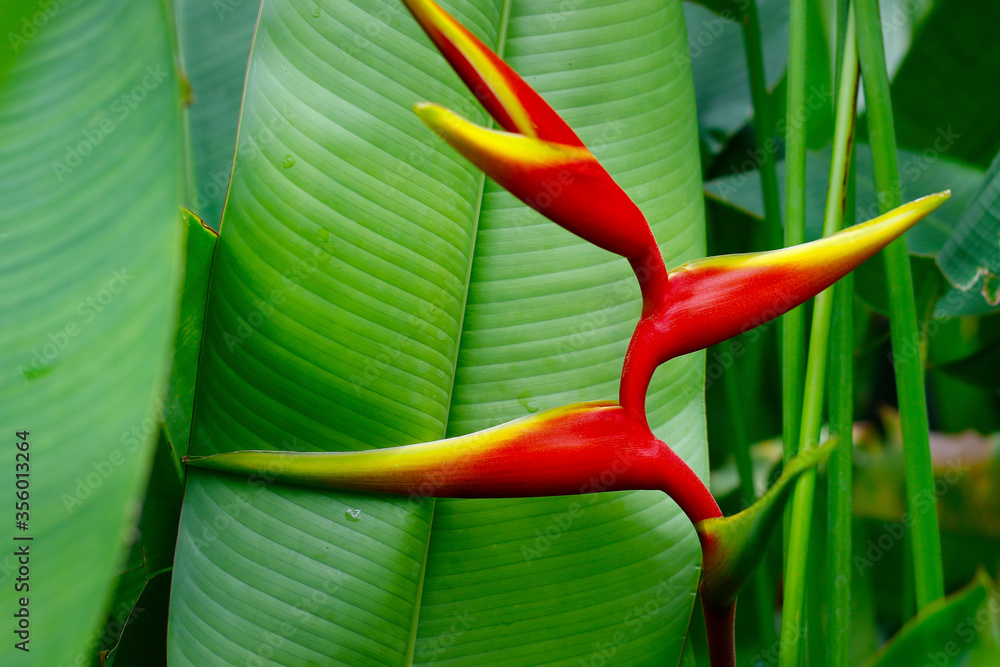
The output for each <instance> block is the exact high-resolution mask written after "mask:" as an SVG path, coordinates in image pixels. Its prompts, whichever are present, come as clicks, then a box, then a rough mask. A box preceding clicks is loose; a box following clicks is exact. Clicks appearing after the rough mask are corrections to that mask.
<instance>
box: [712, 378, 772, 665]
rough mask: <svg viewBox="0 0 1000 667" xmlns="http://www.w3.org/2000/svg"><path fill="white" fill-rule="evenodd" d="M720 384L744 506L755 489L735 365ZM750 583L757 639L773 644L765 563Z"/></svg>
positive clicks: (770, 605)
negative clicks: (728, 418) (723, 389)
mask: <svg viewBox="0 0 1000 667" xmlns="http://www.w3.org/2000/svg"><path fill="white" fill-rule="evenodd" d="M723 385H724V386H725V389H726V403H727V407H728V409H729V417H730V419H731V420H732V425H733V441H734V445H733V447H734V448H733V458H735V459H736V470H737V471H738V472H739V476H740V495H741V496H742V500H743V502H744V504H745V505H744V506H745V507H750V505H752V504H753V501H755V500H757V490H756V489H755V488H754V483H753V461H752V459H751V458H750V437H749V435H748V431H747V423H746V413H745V412H744V410H743V399H742V397H741V395H740V383H739V374H738V371H737V367H736V366H733V367H732V368H730V369H729V371H727V373H726V379H725V381H724V382H723ZM751 586H753V597H754V601H755V603H756V605H757V607H756V609H755V616H756V617H757V624H758V627H759V630H760V638H761V641H762V642H763V645H764V646H773V645H774V642H775V640H776V639H777V633H776V632H775V630H774V595H773V590H774V589H773V588H772V585H771V577H770V576H769V573H768V571H767V566H766V563H761V565H760V566H759V567H758V568H757V569H756V570H755V571H754V573H753V579H752V582H751Z"/></svg>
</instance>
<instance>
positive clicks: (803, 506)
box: [779, 15, 858, 667]
mask: <svg viewBox="0 0 1000 667" xmlns="http://www.w3.org/2000/svg"><path fill="white" fill-rule="evenodd" d="M844 44H845V48H844V54H843V62H842V64H841V72H843V76H841V77H840V85H839V87H838V91H837V112H836V125H835V127H834V133H833V161H832V163H831V165H830V185H829V189H828V191H827V199H826V211H825V214H824V218H823V234H824V235H827V236H828V235H830V234H833V233H835V232H836V231H837V230H838V229H840V226H841V223H842V221H843V217H844V201H845V197H844V196H845V192H846V185H847V175H848V172H849V170H848V164H849V163H850V155H851V145H852V139H853V136H854V119H855V108H856V102H857V92H858V55H857V49H856V48H853V45H854V44H855V25H854V20H853V15H852V16H849V17H848V21H847V31H846V35H845V41H844ZM832 316H833V291H832V290H830V289H827V290H825V291H824V292H822V293H820V294H819V295H818V296H817V297H816V304H815V307H814V308H813V318H812V331H811V335H810V337H809V356H808V362H807V366H806V383H805V392H806V393H805V400H804V402H803V412H802V422H801V432H800V434H799V446H800V451H807V450H810V449H813V448H815V447H816V446H817V445H818V444H819V434H820V425H821V421H822V417H823V398H824V395H825V394H824V389H825V384H826V364H827V355H828V349H827V348H828V345H829V339H830V321H831V319H832ZM815 491H816V473H815V471H814V470H810V471H809V472H807V473H805V474H804V475H803V476H802V477H801V478H800V479H799V481H798V482H797V484H796V487H795V495H794V497H793V498H792V509H791V515H792V518H791V532H790V535H789V538H788V559H787V563H786V566H785V599H784V604H783V605H782V622H781V647H782V653H781V658H780V662H779V664H780V665H782V666H783V667H797V666H798V664H799V652H800V646H801V642H800V639H801V638H802V636H803V629H804V626H803V616H804V603H805V593H806V582H807V576H806V574H807V563H808V560H807V557H808V552H809V535H810V531H811V528H812V514H813V497H814V495H815Z"/></svg>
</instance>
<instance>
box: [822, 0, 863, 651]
mask: <svg viewBox="0 0 1000 667" xmlns="http://www.w3.org/2000/svg"><path fill="white" fill-rule="evenodd" d="M850 16H851V4H850V1H849V0H838V2H837V26H838V30H837V62H841V61H842V60H843V54H844V49H845V48H846V42H847V39H846V35H845V33H846V32H847V30H846V27H847V22H848V20H849V18H850ZM856 27H857V26H855V28H856ZM856 41H857V40H856V39H855V42H856ZM852 48H856V44H854V45H852ZM838 74H839V76H838V79H837V82H838V85H839V83H840V77H842V76H843V72H839V73H838ZM854 210H855V188H854V159H853V157H852V159H851V161H850V162H849V164H848V174H847V189H846V191H845V202H844V223H843V224H844V226H845V227H850V226H851V225H853V224H854V222H855V220H854V218H855V215H854ZM830 326H831V333H830V373H829V376H830V381H829V399H828V401H829V402H828V408H827V409H828V413H829V419H830V437H831V438H835V439H836V440H837V441H838V442H839V443H840V444H839V445H837V448H836V449H835V450H834V452H833V453H832V454H831V455H830V460H829V462H828V464H827V476H826V482H827V484H826V492H827V502H826V511H827V515H826V516H827V521H826V523H827V543H826V557H827V570H828V572H827V577H826V594H825V595H826V607H827V641H826V646H827V655H826V664H827V665H829V666H830V667H849V665H850V661H851V624H852V617H851V574H852V573H851V570H852V564H851V548H852V546H851V545H852V540H851V538H852V533H853V530H852V528H853V526H852V514H851V493H852V491H853V473H854V469H853V467H854V460H853V451H854V437H853V436H854V428H853V427H854V274H853V273H852V274H848V275H847V276H846V277H844V278H843V279H842V280H841V281H840V282H839V283H837V284H836V285H835V286H834V288H833V321H832V322H831V324H830Z"/></svg>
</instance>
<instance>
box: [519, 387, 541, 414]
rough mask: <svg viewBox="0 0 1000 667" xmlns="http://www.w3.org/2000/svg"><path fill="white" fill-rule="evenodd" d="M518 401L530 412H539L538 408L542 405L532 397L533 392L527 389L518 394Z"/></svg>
mask: <svg viewBox="0 0 1000 667" xmlns="http://www.w3.org/2000/svg"><path fill="white" fill-rule="evenodd" d="M517 402H518V403H520V404H521V407H522V408H524V409H525V410H527V411H528V412H538V410H539V409H540V408H541V407H542V406H541V405H540V404H539V402H538V401H536V400H535V399H534V398H532V396H531V392H530V391H529V390H527V389H525V390H524V391H522V392H521V393H520V394H518V395H517Z"/></svg>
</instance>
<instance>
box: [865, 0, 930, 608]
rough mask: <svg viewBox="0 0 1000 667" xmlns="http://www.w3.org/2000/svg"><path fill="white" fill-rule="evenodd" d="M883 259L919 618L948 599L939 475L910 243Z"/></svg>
mask: <svg viewBox="0 0 1000 667" xmlns="http://www.w3.org/2000/svg"><path fill="white" fill-rule="evenodd" d="M857 14H858V16H857V19H858V51H859V54H860V57H861V69H862V72H863V73H864V80H865V100H866V102H867V105H868V134H869V137H870V138H871V146H872V162H873V164H874V167H875V187H876V190H877V191H878V201H879V208H880V210H881V211H888V210H889V209H892V208H895V207H896V206H899V204H900V203H901V201H902V196H901V194H900V186H899V165H898V164H897V162H896V135H895V129H894V127H893V120H892V102H891V100H890V98H889V78H888V74H887V73H886V69H885V51H884V48H883V45H882V23H881V19H880V17H879V8H878V2H877V0H858V1H857ZM883 257H884V258H885V267H886V279H887V282H888V285H889V322H890V331H891V335H892V351H893V368H894V370H895V373H896V392H897V398H898V401H899V417H900V422H901V428H902V433H903V455H904V467H905V473H906V501H907V508H908V510H909V513H910V516H911V517H912V523H913V527H912V529H911V533H912V534H911V536H910V537H911V538H912V540H913V569H914V577H915V580H916V594H917V609H918V610H919V609H923V608H924V607H926V606H927V605H928V604H929V603H930V602H933V601H934V600H936V599H938V598H940V597H942V596H943V595H944V574H943V572H942V566H941V542H940V535H939V533H938V519H937V504H936V502H935V496H934V474H933V470H932V468H931V456H930V438H929V434H928V426H927V403H926V397H925V394H924V368H923V360H922V359H921V355H920V348H921V345H920V333H919V330H918V327H917V310H916V305H915V303H914V298H913V276H912V275H911V274H910V258H909V253H908V251H907V248H906V239H905V237H900V238H899V239H898V240H896V241H894V242H893V243H891V244H890V245H889V247H887V248H886V249H885V250H884V251H883Z"/></svg>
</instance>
